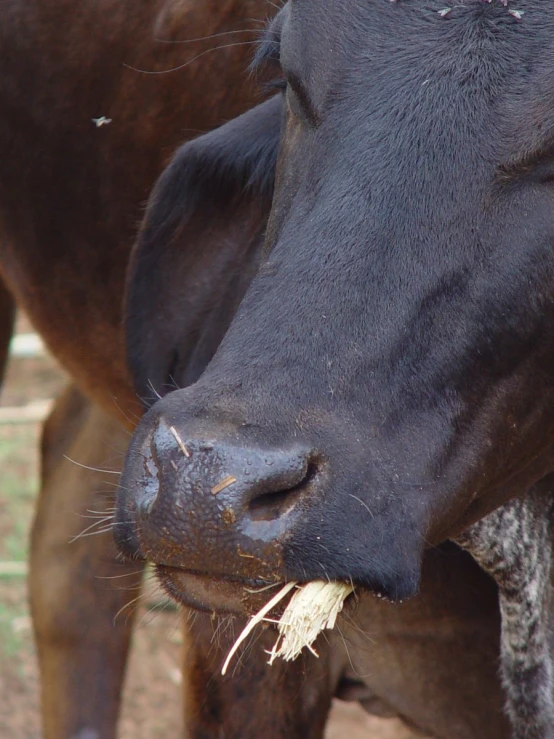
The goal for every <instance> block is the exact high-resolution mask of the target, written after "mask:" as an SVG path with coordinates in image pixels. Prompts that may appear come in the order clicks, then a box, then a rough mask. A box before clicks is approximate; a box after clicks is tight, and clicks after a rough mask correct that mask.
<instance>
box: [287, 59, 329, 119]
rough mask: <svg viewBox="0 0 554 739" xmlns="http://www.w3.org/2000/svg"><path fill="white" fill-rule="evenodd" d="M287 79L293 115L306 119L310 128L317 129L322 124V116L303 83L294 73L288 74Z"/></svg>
mask: <svg viewBox="0 0 554 739" xmlns="http://www.w3.org/2000/svg"><path fill="white" fill-rule="evenodd" d="M285 77H286V82H287V83H288V89H289V93H288V100H289V104H290V106H291V109H292V111H293V113H294V114H295V115H297V116H298V117H300V118H305V119H306V121H307V122H308V123H309V125H310V126H313V127H314V128H316V127H317V126H318V125H319V124H320V123H321V116H320V114H319V112H318V111H317V110H316V108H315V106H314V105H313V103H312V101H311V99H310V96H309V95H308V92H307V90H306V88H305V87H304V85H303V83H302V81H301V80H300V78H299V77H298V76H297V75H296V74H294V73H293V72H288V73H286V74H285ZM291 91H292V94H291Z"/></svg>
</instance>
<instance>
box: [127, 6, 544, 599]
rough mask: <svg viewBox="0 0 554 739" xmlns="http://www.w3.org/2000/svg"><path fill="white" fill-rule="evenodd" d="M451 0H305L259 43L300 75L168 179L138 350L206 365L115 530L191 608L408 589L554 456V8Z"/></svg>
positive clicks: (263, 56)
mask: <svg viewBox="0 0 554 739" xmlns="http://www.w3.org/2000/svg"><path fill="white" fill-rule="evenodd" d="M443 5H444V4H443V3H441V0H432V1H431V2H429V0H405V1H404V0H402V1H400V2H397V3H392V4H391V3H390V2H388V1H387V0H354V1H353V2H349V3H344V2H342V1H339V0H317V1H316V0H291V2H289V3H288V4H287V5H286V6H285V7H284V8H283V9H282V11H281V12H280V13H279V15H278V16H277V18H276V20H274V21H273V22H272V24H271V25H270V26H269V28H268V31H267V35H266V39H265V41H264V44H263V47H262V49H261V52H260V55H259V57H260V63H263V64H273V65H275V67H276V74H277V75H278V76H279V78H280V80H281V81H282V82H280V84H282V87H283V91H282V93H281V94H280V95H279V96H278V97H276V98H274V99H272V100H270V101H268V102H266V103H264V104H263V105H261V106H259V107H258V108H256V109H254V110H252V111H251V112H249V113H248V114H247V115H245V116H243V117H242V118H239V119H237V120H236V121H232V122H231V123H229V124H227V125H226V126H223V127H222V128H221V129H219V130H218V131H216V132H214V133H212V134H209V135H207V136H204V137H201V138H200V139H198V140H197V141H196V142H193V143H192V144H188V145H187V146H185V147H184V148H183V149H182V150H181V151H180V152H178V153H177V155H176V157H175V160H174V162H173V163H172V164H171V165H170V167H169V169H168V170H167V172H166V173H165V174H164V176H163V177H162V179H161V180H160V183H159V184H158V186H157V188H156V191H155V192H154V195H153V197H152V201H151V205H150V208H149V211H148V214H147V217H146V222H145V225H144V227H143V230H142V234H141V237H140V239H139V243H138V247H137V250H136V254H135V259H134V264H133V269H132V273H131V279H130V288H129V301H128V305H129V313H128V315H129V318H128V333H129V337H130V355H131V364H132V368H133V372H134V376H135V378H136V380H137V386H138V389H139V392H140V393H141V394H142V395H143V396H145V395H147V394H150V395H151V389H150V388H149V383H153V385H154V386H155V388H156V389H157V390H158V391H159V392H160V393H163V392H166V391H167V388H168V387H170V386H171V383H173V382H174V383H176V385H177V386H179V387H184V385H187V384H189V383H190V382H194V381H195V384H193V385H191V386H189V387H187V388H186V389H180V390H176V391H175V392H171V393H169V394H168V395H166V397H164V398H163V400H160V401H159V402H157V403H156V404H155V405H154V406H153V407H152V409H151V410H150V411H149V412H148V414H147V415H146V416H145V418H144V420H143V421H142V423H141V424H140V426H139V428H138V431H137V433H136V435H135V438H134V440H133V443H132V445H131V449H130V452H129V455H128V458H127V462H126V469H125V473H124V477H123V484H122V488H121V491H120V494H119V503H118V522H119V524H120V525H119V526H118V529H117V530H118V532H119V541H120V544H121V546H122V547H123V548H124V549H126V550H127V551H130V552H139V553H141V554H143V555H145V556H148V557H150V558H151V559H153V560H154V561H155V562H157V563H158V564H160V565H162V566H163V567H162V571H163V572H165V576H166V578H167V580H168V582H169V586H170V587H171V588H173V590H174V592H175V593H176V594H177V595H178V596H179V597H182V598H184V599H185V600H188V601H189V602H195V603H197V604H200V605H202V604H205V605H206V607H212V606H214V605H215V606H217V607H222V606H223V605H225V604H229V603H230V602H231V601H232V599H233V592H234V590H233V587H234V586H233V585H232V583H233V582H236V581H238V582H239V583H240V582H244V581H245V580H261V581H264V582H272V581H275V580H285V579H295V580H301V581H307V580H312V579H316V578H317V579H319V578H334V579H339V580H352V581H354V582H355V583H357V584H360V585H362V586H364V587H367V588H369V589H371V590H374V591H377V592H383V593H385V594H387V595H388V596H389V597H392V598H399V597H403V596H406V595H409V594H411V593H413V592H414V591H415V590H416V588H417V585H418V579H419V571H420V562H421V556H422V551H423V549H424V547H425V546H426V545H427V544H429V543H431V544H433V543H436V542H438V541H440V540H441V539H443V538H444V537H446V536H448V535H451V534H453V533H455V532H457V531H458V530H460V529H461V528H463V527H464V526H465V525H467V524H468V523H470V522H471V521H472V520H475V519H476V518H478V517H479V516H481V515H483V514H484V513H486V512H487V511H488V510H490V509H492V508H493V507H495V506H496V505H498V504H500V503H501V502H503V501H505V500H507V499H508V498H509V497H511V496H513V495H515V494H517V493H519V492H520V491H522V490H524V489H526V488H527V487H528V486H529V485H530V484H531V483H532V482H534V481H536V480H537V479H539V478H540V477H542V476H543V475H545V474H546V472H548V471H550V470H551V469H552V467H553V465H552V450H551V441H552V435H553V431H554V288H553V285H554V251H553V247H554V185H553V182H554V155H553V152H554V85H553V84H552V80H553V79H554V8H552V7H550V5H549V4H546V3H544V2H542V0H521V2H518V10H519V11H524V14H523V15H521V14H520V13H515V14H514V13H513V12H512V11H511V9H510V7H509V6H508V7H505V5H504V4H503V3H502V2H500V0H494V1H493V2H481V1H479V0H465V1H464V2H461V3H458V4H457V5H455V6H454V7H453V8H452V9H451V10H450V11H449V12H445V11H444V8H443ZM279 138H280V147H279V155H278V161H277V169H276V174H275V190H274V194H273V198H272V202H271V213H270V215H269V221H268V223H267V224H266V218H267V215H268V212H269V207H270V199H271V197H270V193H269V188H268V185H267V183H268V181H269V180H271V181H273V173H274V160H275V158H276V151H277V143H278V139H279ZM266 226H267V227H266ZM264 231H265V244H264V246H263V255H262V259H261V264H260V265H258V258H259V255H260V251H261V250H262V240H263V239H262V234H263V233H264ZM256 269H257V273H256V275H255V277H254V278H253V279H252V281H251V284H250V285H249V287H248V289H247V285H248V283H250V280H251V278H252V276H253V275H254V272H255V270H256ZM239 302H240V306H239ZM237 306H238V308H237ZM235 311H236V313H235ZM224 334H225V335H224ZM216 349H217V350H216ZM214 353H215V355H214ZM212 355H214V356H213V358H212ZM206 365H207V368H206V369H205V371H204V372H203V374H201V373H202V370H204V367H205V366H206ZM200 374H201V376H200ZM198 378H199V379H198ZM205 575H209V576H212V577H215V578H217V580H218V582H219V587H220V589H219V590H218V591H217V592H219V593H220V594H222V596H221V598H219V599H218V597H217V595H215V594H214V592H215V591H214V590H213V586H212V585H210V586H208V585H206V583H207V582H208V580H207V578H205ZM241 592H242V590H241Z"/></svg>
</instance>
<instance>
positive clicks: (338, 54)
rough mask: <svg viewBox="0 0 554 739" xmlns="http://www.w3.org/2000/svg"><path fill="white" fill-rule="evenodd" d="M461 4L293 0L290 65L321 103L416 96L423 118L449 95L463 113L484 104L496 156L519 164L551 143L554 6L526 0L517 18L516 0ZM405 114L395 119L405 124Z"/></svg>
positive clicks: (367, 104)
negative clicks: (442, 11)
mask: <svg viewBox="0 0 554 739" xmlns="http://www.w3.org/2000/svg"><path fill="white" fill-rule="evenodd" d="M446 5H448V4H446ZM452 5H453V7H452V10H451V12H449V13H448V14H447V15H443V14H442V13H441V12H440V11H441V10H445V3H444V2H443V0H432V2H428V0H427V1H425V0H397V2H395V3H391V2H389V0H355V1H354V2H349V3H344V2H339V1H338V0H291V2H289V4H288V6H287V7H285V9H284V11H283V14H284V16H285V21H284V23H283V26H282V35H281V62H282V65H283V67H284V68H285V71H286V72H289V71H292V72H293V73H294V75H295V76H296V77H297V78H300V79H301V80H302V81H303V83H304V85H305V86H306V88H307V89H308V90H309V94H310V97H311V99H312V100H313V102H314V105H315V107H316V109H321V110H325V109H326V108H328V107H329V105H330V104H333V103H336V102H337V101H338V102H339V103H340V104H341V105H340V106H336V105H335V109H336V110H338V111H339V114H340V112H341V110H342V111H346V109H347V107H348V105H356V104H357V105H358V106H362V107H363V110H364V111H365V112H366V113H369V112H370V111H371V109H372V108H373V109H374V110H379V111H381V112H383V111H386V110H389V111H392V110H393V109H394V107H395V106H396V107H397V108H398V107H400V108H402V109H405V108H406V107H409V106H410V105H412V106H415V107H417V116H418V118H419V122H420V123H422V124H423V123H424V109H425V108H426V107H427V108H428V109H429V110H430V111H431V110H432V109H434V108H435V106H437V107H436V114H437V115H440V113H441V109H443V108H444V103H445V99H446V100H447V106H446V108H448V106H451V109H452V110H453V109H454V107H455V106H460V107H459V111H458V113H459V119H460V120H461V119H462V118H463V117H464V116H465V120H466V122H467V121H469V120H470V119H471V118H473V114H472V111H474V110H477V111H478V113H479V117H482V120H481V121H480V122H479V125H486V126H487V129H488V130H487V131H485V132H483V133H484V135H482V136H479V138H480V139H481V141H482V142H483V144H484V145H485V146H486V147H487V148H488V149H489V152H488V153H489V154H490V155H491V156H490V158H491V160H495V161H496V162H500V163H503V164H510V165H517V164H518V162H519V161H520V160H521V161H525V160H526V159H528V158H529V156H532V155H533V154H534V153H540V152H541V151H543V150H544V149H545V148H549V147H550V146H551V144H552V141H551V139H552V132H553V130H554V126H553V124H554V87H553V86H552V74H553V70H554V6H552V5H551V4H541V2H540V1H539V0H534V1H531V0H528V1H526V0H521V1H520V2H517V9H518V13H520V14H521V16H520V17H519V18H517V17H514V15H512V14H510V12H508V11H510V10H513V9H514V8H515V4H514V3H513V2H511V0H510V3H509V4H508V6H505V5H504V4H503V2H502V0H491V2H487V1H486V0H466V1H465V2H463V3H456V4H452ZM512 6H514V8H512ZM487 112H489V113H490V114H491V115H492V118H489V119H487V120H485V118H486V116H485V113H487ZM383 117H386V114H385V115H383ZM446 117H447V118H448V116H446ZM395 118H396V121H395V122H393V121H390V122H389V123H388V124H387V125H402V121H399V120H398V119H399V116H398V115H397V114H395ZM491 134H492V135H491ZM474 143H475V145H476V146H478V145H479V142H478V140H477V139H476V140H475V142H474Z"/></svg>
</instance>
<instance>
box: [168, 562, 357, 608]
mask: <svg viewBox="0 0 554 739" xmlns="http://www.w3.org/2000/svg"><path fill="white" fill-rule="evenodd" d="M156 575H157V577H158V580H159V582H160V584H161V586H162V587H163V589H164V590H165V591H166V592H167V594H168V595H169V596H170V597H171V598H173V600H176V601H177V602H178V603H180V604H181V605H184V606H186V607H188V608H193V609H194V610H196V611H203V612H204V613H211V614H214V613H215V614H218V615H226V614H233V615H237V616H253V615H255V614H256V613H258V611H259V610H260V609H261V608H263V607H264V606H265V605H266V604H267V602H268V600H269V599H270V598H272V597H273V596H274V595H275V594H276V593H278V592H279V590H280V589H281V588H282V587H283V586H284V585H285V582H283V581H279V582H274V583H268V582H267V580H247V579H238V578H237V579H229V578H228V577H217V576H214V575H206V574H202V573H199V572H192V571H190V570H183V569H181V568H179V567H170V566H168V565H156ZM302 584H305V583H299V585H302ZM291 597H292V593H291V595H287V596H286V597H285V598H283V599H282V600H281V601H279V603H278V604H277V605H276V606H274V608H273V609H272V610H271V613H270V614H268V616H269V615H271V617H272V618H274V619H279V618H280V617H281V616H282V614H283V612H284V610H285V608H286V607H287V605H288V603H289V601H290V599H291ZM357 601H358V597H357V595H356V593H351V594H350V595H349V596H348V597H347V598H346V600H345V602H344V608H343V611H347V612H351V611H352V609H353V608H355V603H357Z"/></svg>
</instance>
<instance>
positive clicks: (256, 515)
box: [115, 415, 318, 610]
mask: <svg viewBox="0 0 554 739" xmlns="http://www.w3.org/2000/svg"><path fill="white" fill-rule="evenodd" d="M201 431H203V432H204V433H201ZM218 436H219V438H218ZM222 436H225V435H222V434H221V433H219V434H217V435H216V434H215V433H214V432H211V433H209V432H208V431H207V429H205V428H204V429H201V430H199V429H198V428H196V429H194V433H193V431H192V429H190V428H189V429H187V428H186V427H183V425H182V424H181V425H179V426H177V425H175V424H173V423H172V421H171V420H170V419H168V418H166V417H164V416H163V415H160V416H159V417H158V418H157V420H156V421H155V422H154V423H153V424H149V426H148V431H147V433H146V434H145V435H144V436H143V438H140V434H139V437H138V439H137V443H136V445H135V447H134V448H133V449H132V450H131V452H130V454H129V456H128V459H127V463H126V466H125V468H124V471H123V476H122V481H121V487H120V491H119V493H118V501H117V514H116V526H115V532H116V539H117V543H118V545H119V547H120V549H121V550H122V551H123V552H124V553H126V554H127V555H129V556H134V557H137V556H138V557H142V558H147V559H149V560H151V561H153V562H154V563H155V564H157V565H158V566H159V571H160V574H161V575H162V579H163V580H164V581H165V582H166V584H168V583H169V584H170V587H169V589H170V590H171V591H172V594H173V595H177V596H178V592H177V591H181V590H190V591H191V593H192V592H194V595H191V599H192V600H193V605H195V606H196V607H199V606H200V607H202V605H205V607H206V608H210V609H211V608H213V607H214V606H216V604H215V603H213V602H210V595H209V592H208V591H210V592H211V591H212V590H213V589H211V588H208V589H206V583H205V578H206V577H208V578H211V579H212V580H213V579H215V580H217V581H219V582H220V583H221V582H226V583H232V582H233V581H236V582H239V583H242V584H244V583H245V582H247V583H249V584H251V585H252V586H253V587H255V586H258V585H264V584H268V583H275V582H279V581H281V580H283V579H284V577H285V573H284V570H283V557H282V552H283V544H284V541H285V540H286V538H287V535H288V533H289V531H290V529H291V528H292V526H293V525H294V523H295V522H297V521H298V518H299V517H300V516H301V515H302V511H303V509H304V507H305V505H306V504H307V503H308V502H309V500H310V499H311V498H313V495H314V488H315V487H316V486H317V477H318V456H317V453H316V452H315V451H314V450H311V449H309V448H304V447H302V446H300V445H297V446H289V447H287V448H280V449H275V448H272V449H264V448H261V447H253V446H252V445H245V444H244V443H242V444H241V443H240V441H239V439H238V437H237V433H236V432H235V434H234V436H235V438H234V439H233V438H232V437H233V434H232V433H228V434H226V438H222ZM231 593H232V588H230V587H227V588H226V592H225V594H222V595H221V600H222V601H224V602H225V604H226V606H229V604H231V605H232V600H233V599H232V597H231ZM217 600H219V599H217ZM218 610H221V609H218ZM225 610H228V608H227V607H226V608H225Z"/></svg>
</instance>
